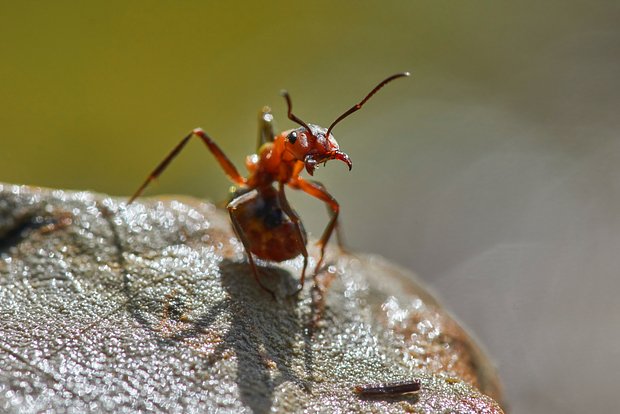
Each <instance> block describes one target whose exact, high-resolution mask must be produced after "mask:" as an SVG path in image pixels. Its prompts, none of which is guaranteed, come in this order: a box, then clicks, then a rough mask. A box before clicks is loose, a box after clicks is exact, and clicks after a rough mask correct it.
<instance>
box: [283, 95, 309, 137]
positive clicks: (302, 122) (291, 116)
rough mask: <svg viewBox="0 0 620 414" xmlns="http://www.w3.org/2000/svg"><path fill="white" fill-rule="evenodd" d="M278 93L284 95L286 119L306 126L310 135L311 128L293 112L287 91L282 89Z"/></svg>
mask: <svg viewBox="0 0 620 414" xmlns="http://www.w3.org/2000/svg"><path fill="white" fill-rule="evenodd" d="M280 95H282V96H284V99H286V104H287V105H288V119H290V120H291V121H293V122H297V123H298V124H299V125H301V126H302V127H304V128H306V129H307V130H308V132H309V133H310V135H312V130H311V129H310V127H309V126H308V124H306V123H305V122H304V121H302V120H301V119H299V118H297V117H296V116H295V115H294V114H293V104H292V103H291V97H290V96H289V94H288V92H287V91H286V90H283V91H282V92H280Z"/></svg>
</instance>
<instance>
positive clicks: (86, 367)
mask: <svg viewBox="0 0 620 414" xmlns="http://www.w3.org/2000/svg"><path fill="white" fill-rule="evenodd" d="M125 201H126V200H122V199H115V198H111V197H107V196H104V195H98V194H93V193H89V192H70V191H62V190H47V189H40V188H32V187H27V186H15V185H6V184H0V314H1V315H2V317H1V318H0V366H2V367H3V369H2V370H1V371H0V410H1V411H6V412H40V411H44V410H51V411H56V412H65V411H87V410H88V411H105V412H135V411H147V410H154V411H159V412H214V411H215V410H222V411H226V412H245V411H248V410H249V411H253V412H256V413H264V412H270V411H276V412H300V411H307V412H356V411H358V412H367V411H376V412H403V411H405V412H419V413H445V412H454V413H501V412H502V410H501V408H500V406H499V405H498V403H497V402H496V401H495V400H501V395H500V390H499V381H498V379H497V377H496V374H495V371H494V370H493V368H492V366H491V364H489V362H488V359H487V358H486V357H485V356H484V354H483V353H482V352H481V351H480V349H479V348H478V346H477V345H476V344H475V343H474V342H473V341H472V339H471V338H469V336H468V335H467V334H466V333H465V332H464V331H463V329H462V328H461V327H460V326H459V325H458V324H457V323H456V322H455V321H454V320H453V319H452V318H451V317H450V316H449V315H448V313H447V312H446V311H445V310H444V309H443V308H442V307H441V306H440V305H439V304H438V303H437V302H436V301H435V300H434V299H433V298H432V297H431V296H430V295H429V294H428V293H427V292H426V291H425V290H424V289H423V288H422V287H420V285H419V284H418V282H417V281H416V279H415V278H414V276H413V275H412V274H410V273H409V272H407V271H404V270H402V269H400V268H398V267H396V266H394V265H391V264H389V263H387V262H386V261H385V260H383V259H380V258H378V257H376V256H367V255H361V254H355V255H349V254H344V253H340V252H338V251H337V249H333V250H328V257H327V264H328V266H327V267H326V269H325V271H324V272H323V274H322V275H321V277H322V278H323V279H324V280H328V279H329V280H331V284H330V286H329V289H328V290H327V292H326V294H325V303H324V308H321V309H319V307H318V306H317V303H316V300H313V297H314V296H313V295H312V291H311V286H310V285H311V283H307V284H306V285H307V286H306V287H305V289H304V290H303V291H302V293H301V294H300V295H299V297H294V296H290V293H291V292H293V291H294V290H295V286H296V283H297V279H298V277H299V273H300V268H301V264H302V262H301V259H300V258H297V259H293V260H290V261H287V262H284V263H282V264H276V263H267V262H259V263H260V266H259V267H260V271H261V274H262V277H263V280H264V283H265V284H268V285H269V286H270V287H272V288H273V289H274V290H275V291H276V294H277V295H276V296H277V299H276V300H274V299H272V297H271V295H269V293H267V292H265V291H264V290H262V289H261V288H260V287H259V286H258V285H257V283H256V281H255V280H254V277H253V274H252V271H251V269H250V267H249V265H248V263H247V260H246V258H245V253H244V251H243V248H242V246H241V245H240V243H239V242H238V241H237V239H236V238H235V237H234V234H233V233H232V231H231V230H230V225H229V223H228V220H227V218H226V216H225V215H224V214H222V213H221V212H219V211H217V209H216V208H215V207H214V206H213V205H212V204H210V203H207V202H204V201H201V200H195V199H190V198H184V199H168V198H158V199H147V200H144V201H140V202H136V203H134V204H132V205H130V206H127V205H126V202H125ZM311 255H312V256H313V257H314V258H316V255H317V251H316V250H311ZM317 312H320V313H321V314H320V322H319V323H318V324H317V323H315V322H316V321H315V319H316V315H317ZM407 379H417V380H419V381H420V382H421V391H420V392H419V393H418V394H417V395H414V396H402V397H392V398H386V399H363V398H360V397H359V396H358V395H356V394H355V393H354V392H353V387H354V386H356V385H360V384H368V383H383V382H391V381H402V380H407ZM493 398H494V399H495V400H494V399H493Z"/></svg>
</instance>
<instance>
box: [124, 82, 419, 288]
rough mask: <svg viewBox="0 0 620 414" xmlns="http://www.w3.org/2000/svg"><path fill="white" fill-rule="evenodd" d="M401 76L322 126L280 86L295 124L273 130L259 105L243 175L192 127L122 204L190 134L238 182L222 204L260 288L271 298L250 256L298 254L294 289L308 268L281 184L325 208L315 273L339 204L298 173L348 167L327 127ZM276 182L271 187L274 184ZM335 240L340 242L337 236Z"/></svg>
mask: <svg viewBox="0 0 620 414" xmlns="http://www.w3.org/2000/svg"><path fill="white" fill-rule="evenodd" d="M404 76H409V73H408V72H403V73H397V74H395V75H392V76H390V77H388V78H386V79H384V80H382V81H381V82H380V83H379V84H378V85H377V86H375V87H374V88H373V89H372V90H371V91H370V93H368V95H366V97H364V99H362V100H361V101H360V102H359V103H357V104H355V105H354V106H353V107H351V108H350V109H349V110H347V111H346V112H344V113H343V114H342V115H340V116H339V117H338V118H336V120H335V121H334V122H332V124H331V125H330V126H329V128H327V129H325V128H323V127H320V126H318V125H314V124H307V123H305V122H304V121H302V120H301V119H300V118H298V117H297V116H295V115H294V114H293V112H292V110H293V108H292V103H291V97H290V96H289V94H288V92H287V91H282V96H283V97H284V99H286V103H287V106H288V119H290V120H291V121H293V122H295V123H297V124H299V125H301V127H299V128H295V129H291V130H287V131H284V132H282V133H280V134H278V135H275V133H274V128H273V115H272V114H271V109H270V108H269V107H264V108H263V110H262V112H261V114H260V118H259V134H258V135H259V136H258V149H257V151H256V153H255V154H252V155H249V156H248V157H247V158H246V161H245V165H246V168H247V170H248V172H249V175H248V177H243V176H241V175H240V174H239V172H238V171H237V168H235V166H234V165H233V163H232V162H231V161H230V160H229V159H228V157H227V156H226V155H225V154H224V153H223V152H222V150H221V149H220V147H218V145H217V144H216V143H215V142H214V141H213V140H212V139H211V138H210V137H209V136H208V135H207V133H206V132H204V131H203V130H202V129H200V128H196V129H194V130H192V132H190V133H189V134H188V135H187V136H186V137H185V138H183V139H182V140H181V142H179V143H178V144H177V146H176V147H174V149H173V150H172V151H171V152H170V153H169V154H168V156H167V157H166V158H164V160H163V161H162V162H161V163H160V164H159V165H158V166H157V167H156V168H155V169H154V170H153V172H152V173H151V174H150V175H149V176H148V177H147V178H146V180H145V181H144V183H143V184H142V185H141V186H140V188H138V190H137V191H136V192H135V194H134V195H133V196H132V197H131V198H130V199H129V203H128V204H131V203H132V202H133V201H134V200H135V199H136V198H137V197H139V196H140V194H142V192H143V191H144V189H145V188H146V187H147V185H148V184H149V183H150V182H151V181H153V180H154V179H156V178H157V177H158V176H159V175H160V174H161V173H162V172H163V171H164V170H165V169H166V167H167V166H168V164H169V163H170V162H171V161H172V160H173V159H174V158H175V157H176V156H177V155H178V154H179V152H181V150H182V149H183V147H184V146H185V145H186V144H187V142H188V141H189V140H190V139H191V138H192V137H193V136H196V137H198V138H200V139H201V140H202V141H203V142H204V143H205V145H206V146H207V148H208V149H209V151H211V153H212V154H213V155H214V156H215V159H216V160H217V161H218V162H219V164H220V166H221V167H222V169H223V170H224V173H225V174H226V175H227V176H228V178H229V179H230V180H231V181H232V182H233V183H235V184H236V185H237V186H238V189H236V191H235V192H234V193H233V196H232V200H231V201H230V202H229V203H228V206H227V209H228V213H229V215H230V220H231V222H232V227H233V230H234V231H235V233H236V234H237V237H238V238H239V240H240V241H241V243H242V244H243V247H244V248H245V252H246V254H247V256H248V261H249V262H250V266H251V267H252V271H253V273H254V277H255V279H256V281H257V282H258V284H259V285H260V286H261V287H262V288H263V289H264V290H266V291H267V292H269V293H270V294H271V295H272V296H273V297H275V295H274V292H273V291H272V290H271V289H269V288H267V287H266V286H265V285H263V283H262V282H261V280H260V276H259V272H258V268H257V267H256V263H255V262H254V258H253V257H252V255H255V256H256V257H258V258H260V259H264V260H270V261H275V262H282V261H285V260H289V259H292V258H294V257H297V256H299V255H300V254H301V255H302V256H303V258H304V262H303V268H302V271H301V278H300V281H299V282H300V285H299V288H298V289H297V290H296V292H295V294H297V293H299V292H300V291H301V289H303V286H304V281H305V277H306V269H307V267H308V251H307V249H306V242H307V235H306V231H305V230H304V227H303V224H302V222H301V219H300V218H299V216H298V215H297V213H296V212H295V211H294V210H293V209H292V208H291V206H290V205H289V203H288V200H287V199H286V195H285V193H284V186H285V185H287V186H289V187H290V188H293V189H295V190H301V191H303V192H305V193H307V194H309V195H311V196H313V197H316V198H318V199H319V200H321V201H323V202H324V203H325V204H326V205H327V207H328V208H329V212H330V215H331V218H330V220H329V223H328V224H327V226H326V227H325V230H324V231H323V235H322V236H321V238H320V239H319V241H318V243H317V244H318V246H320V249H321V253H320V257H319V260H318V262H317V265H316V268H315V274H316V272H317V271H318V270H319V269H320V267H321V264H322V263H323V258H324V256H325V246H326V245H327V242H328V241H329V239H330V237H331V235H332V232H333V231H334V229H336V233H337V235H338V233H339V231H338V214H339V211H340V206H339V204H338V202H337V201H336V199H335V198H334V197H333V196H332V195H331V194H329V193H328V192H327V190H326V189H325V187H324V186H323V185H322V184H320V183H318V182H315V181H308V180H305V179H303V178H301V177H300V176H299V174H300V173H301V171H302V170H303V169H304V168H305V169H306V171H307V172H308V174H310V175H314V170H315V169H316V168H317V166H318V164H321V163H323V164H325V163H326V162H327V161H329V160H340V161H342V162H344V163H345V164H346V165H347V166H348V167H349V170H350V169H351V167H352V163H351V160H350V159H349V156H348V155H347V154H345V153H344V152H342V151H340V148H339V147H338V143H337V142H336V140H335V139H334V136H333V135H332V134H331V131H332V130H333V129H334V127H335V126H336V124H338V123H339V122H340V121H342V120H343V119H344V118H346V117H348V116H349V115H351V114H352V113H354V112H356V111H358V110H359V109H361V107H362V106H363V105H364V104H365V103H366V101H368V100H369V99H370V98H371V97H372V96H373V95H374V94H375V93H376V92H377V91H379V89H381V88H383V86H385V85H386V84H387V83H389V82H391V81H393V80H394V79H397V78H400V77H404ZM276 183H277V189H276V188H275V187H274V184H276ZM338 242H339V244H340V245H341V247H342V243H341V238H340V237H339V236H338Z"/></svg>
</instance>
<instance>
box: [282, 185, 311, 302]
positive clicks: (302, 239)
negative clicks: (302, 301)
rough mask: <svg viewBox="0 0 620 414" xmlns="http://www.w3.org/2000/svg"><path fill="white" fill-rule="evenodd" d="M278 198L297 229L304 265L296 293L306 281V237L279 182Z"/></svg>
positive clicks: (299, 220)
mask: <svg viewBox="0 0 620 414" xmlns="http://www.w3.org/2000/svg"><path fill="white" fill-rule="evenodd" d="M278 198H279V200H280V205H281V207H282V210H284V212H285V213H286V215H287V216H289V218H290V219H291V221H292V222H293V224H294V225H295V230H296V231H297V239H298V240H299V247H300V249H301V254H302V256H303V257H304V267H303V268H302V270H301V279H300V280H299V288H298V289H297V291H296V292H295V294H298V293H299V292H301V290H302V289H303V288H304V282H305V281H306V268H307V267H308V250H307V249H306V238H305V236H304V233H303V231H302V229H301V219H300V218H299V216H298V215H297V213H296V212H295V210H293V209H292V208H291V206H290V204H289V203H288V200H287V199H286V194H285V193H284V184H283V183H279V185H278Z"/></svg>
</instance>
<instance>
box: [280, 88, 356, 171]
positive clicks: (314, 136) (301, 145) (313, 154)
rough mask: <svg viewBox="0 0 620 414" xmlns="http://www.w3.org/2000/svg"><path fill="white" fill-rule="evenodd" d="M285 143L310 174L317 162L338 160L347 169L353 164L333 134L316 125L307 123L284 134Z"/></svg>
mask: <svg viewBox="0 0 620 414" xmlns="http://www.w3.org/2000/svg"><path fill="white" fill-rule="evenodd" d="M286 96H288V95H286ZM285 145H286V149H287V150H288V151H289V152H290V153H292V154H293V155H294V156H295V158H297V159H298V160H300V161H303V162H304V164H305V166H306V171H308V174H310V175H314V170H315V169H316V168H317V166H318V165H319V164H321V163H326V162H327V161H329V160H340V161H342V162H344V163H345V164H347V166H348V167H349V170H350V169H351V167H352V166H353V164H352V163H351V160H350V159H349V156H348V155H347V154H345V153H344V152H342V151H340V148H339V147H338V143H337V142H336V140H335V139H334V136H333V135H332V134H331V133H330V134H329V135H328V134H327V129H325V128H323V127H320V126H318V125H314V124H307V125H306V126H303V127H300V128H296V129H293V130H292V131H290V132H289V133H288V134H287V135H286V142H285Z"/></svg>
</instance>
